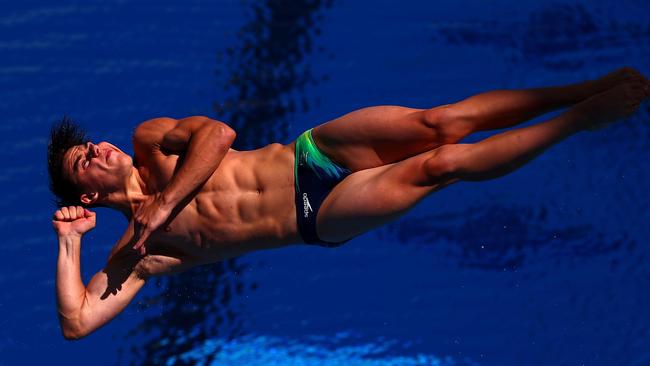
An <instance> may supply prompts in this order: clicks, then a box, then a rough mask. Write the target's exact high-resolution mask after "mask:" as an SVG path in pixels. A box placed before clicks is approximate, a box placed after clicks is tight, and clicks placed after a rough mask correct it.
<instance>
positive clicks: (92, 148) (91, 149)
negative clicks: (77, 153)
mask: <svg viewBox="0 0 650 366" xmlns="http://www.w3.org/2000/svg"><path fill="white" fill-rule="evenodd" d="M87 148H88V153H89V154H90V156H91V157H97V156H99V146H97V145H95V144H93V143H92V142H90V141H89V142H88V145H87Z"/></svg>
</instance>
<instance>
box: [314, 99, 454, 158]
mask: <svg viewBox="0 0 650 366" xmlns="http://www.w3.org/2000/svg"><path fill="white" fill-rule="evenodd" d="M441 107H442V106H441ZM435 111H436V108H434V109H428V110H425V109H414V108H406V107H399V106H377V107H368V108H363V109H359V110H356V111H354V112H351V113H348V114H346V115H344V116H342V117H339V118H337V119H334V120H332V121H329V122H327V123H324V124H322V125H319V126H317V127H315V128H314V129H313V130H312V136H313V138H314V141H315V142H316V145H318V147H319V148H320V149H321V150H323V152H324V153H325V154H326V155H327V156H329V157H330V158H331V159H333V160H334V161H336V162H338V163H340V164H342V165H344V166H345V167H347V168H348V169H350V170H352V171H358V170H363V169H368V168H373V167H378V166H381V165H384V164H390V163H394V162H397V161H401V160H403V159H406V158H409V157H411V156H414V155H417V154H419V153H422V152H424V151H427V150H431V149H433V148H436V147H437V146H440V145H441V144H442V143H444V142H443V141H442V137H441V136H440V134H439V133H438V132H437V131H436V128H432V123H431V117H430V116H431V115H435ZM427 113H428V115H427ZM427 118H428V119H427Z"/></svg>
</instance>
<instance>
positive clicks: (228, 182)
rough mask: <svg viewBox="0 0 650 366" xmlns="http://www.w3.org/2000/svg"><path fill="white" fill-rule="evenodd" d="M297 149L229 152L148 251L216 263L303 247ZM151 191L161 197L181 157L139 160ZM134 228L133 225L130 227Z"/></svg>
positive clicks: (279, 146)
mask: <svg viewBox="0 0 650 366" xmlns="http://www.w3.org/2000/svg"><path fill="white" fill-rule="evenodd" d="M294 154H295V145H294V144H293V143H292V144H289V145H282V144H277V143H276V144H270V145H267V146H265V147H263V148H260V149H257V150H251V151H236V150H233V149H230V151H229V152H228V153H227V154H226V156H225V157H224V159H223V160H222V162H221V164H220V165H219V167H218V168H217V170H216V171H215V172H214V174H213V175H212V176H211V177H210V178H209V180H208V181H207V182H206V183H205V185H203V187H202V188H201V190H200V191H199V192H198V193H197V194H196V195H195V196H194V197H193V198H191V200H190V201H189V203H187V205H185V206H184V208H183V209H182V211H181V212H180V213H179V214H178V215H177V216H175V217H174V218H173V220H172V221H171V222H170V223H169V225H166V227H161V228H159V229H158V230H156V231H155V232H154V233H153V234H152V235H151V237H150V240H148V243H147V244H146V245H147V249H148V250H153V251H156V250H159V251H163V252H168V253H169V252H174V253H178V254H177V255H178V256H183V257H184V259H185V260H192V261H195V262H197V263H206V262H214V261H218V260H223V259H226V258H230V257H234V256H237V255H241V254H243V253H246V252H249V251H253V250H257V249H266V248H275V247H280V246H284V245H288V244H292V243H297V242H300V237H299V235H298V233H297V227H296V213H295V204H294V166H293V164H294V159H295V157H294ZM136 158H137V160H138V164H139V166H138V167H137V169H138V171H139V173H140V175H141V176H142V178H143V179H144V180H145V182H146V183H147V186H148V187H149V188H150V189H153V190H154V191H157V192H161V191H162V190H163V189H164V187H165V186H166V185H167V183H168V182H169V181H170V180H171V178H172V176H173V174H174V171H175V169H177V167H178V165H179V156H178V155H164V154H162V153H156V154H153V155H152V156H146V157H142V156H136ZM131 225H132V223H131V224H130V226H131Z"/></svg>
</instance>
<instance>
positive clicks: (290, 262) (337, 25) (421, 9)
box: [0, 0, 650, 365]
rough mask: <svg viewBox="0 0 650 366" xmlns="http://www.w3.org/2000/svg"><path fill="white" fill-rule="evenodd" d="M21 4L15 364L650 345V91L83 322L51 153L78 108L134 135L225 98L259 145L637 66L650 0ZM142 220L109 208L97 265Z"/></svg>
mask: <svg viewBox="0 0 650 366" xmlns="http://www.w3.org/2000/svg"><path fill="white" fill-rule="evenodd" d="M0 4H1V5H2V6H1V7H0V9H2V10H0V52H1V53H0V54H1V55H2V57H1V58H0V85H2V88H0V93H1V95H0V109H1V110H2V122H1V123H0V135H1V136H2V138H1V139H2V147H3V148H2V149H0V163H1V164H2V166H3V169H2V170H1V171H0V188H1V189H2V192H4V193H3V197H2V198H3V199H2V202H0V207H1V210H2V212H3V214H2V215H1V216H0V228H1V229H2V231H3V233H4V240H3V243H2V245H0V258H3V261H2V267H1V268H2V272H1V274H0V314H3V316H1V317H0V365H5V364H6V365H14V364H42V363H48V364H63V363H66V364H70V363H72V364H86V363H93V364H98V365H104V364H106V365H115V364H147V363H150V364H154V363H167V364H170V365H180V364H194V363H199V364H215V365H231V364H237V365H647V364H650V330H649V327H650V306H648V303H649V302H650V301H649V300H650V296H649V295H648V288H649V285H650V265H649V264H648V259H649V258H650V243H648V240H647V238H648V237H649V236H650V229H649V226H648V225H647V223H648V222H649V221H648V220H649V219H650V217H649V216H650V215H649V214H648V209H647V207H650V198H649V196H648V195H647V194H646V190H647V187H648V186H649V184H650V170H649V169H648V168H647V164H646V161H647V158H648V153H649V151H650V131H649V126H650V109H649V106H648V103H645V104H644V105H643V106H642V107H641V109H640V110H639V112H638V113H637V114H636V115H635V116H634V117H633V118H631V119H630V120H629V121H626V122H623V123H619V124H616V125H613V126H610V127H608V128H607V129H606V130H603V131H599V132H596V133H581V134H578V135H575V136H573V137H571V138H569V139H567V140H566V141H564V142H562V143H561V144H559V145H557V146H554V147H553V148H552V149H550V150H549V151H548V152H546V153H544V154H543V155H542V156H540V157H539V158H537V159H536V160H534V161H533V162H531V163H530V164H528V165H526V166H525V167H524V168H522V169H520V170H518V171H517V172H515V173H513V174H510V175H508V176H506V177H502V178H499V179H496V180H493V181H489V182H481V183H459V184H457V185H454V186H451V187H449V188H446V189H444V190H442V191H440V192H438V193H435V194H434V195H432V196H431V197H429V198H428V199H426V200H425V201H424V202H422V203H421V204H420V205H419V206H417V207H416V208H415V209H413V210H412V211H411V212H410V213H409V214H408V215H406V216H404V217H403V218H402V219H401V220H399V221H397V222H395V223H393V224H391V225H388V226H386V227H384V228H381V229H379V230H376V231H373V232H370V233H368V234H366V235H363V236H361V237H360V238H357V239H355V240H353V241H351V242H350V243H348V244H347V245H346V246H344V247H342V248H338V249H335V250H328V249H325V248H317V247H308V246H305V247H292V248H284V249H279V250H273V251H265V252H259V253H254V254H251V255H246V256H243V257H241V258H238V259H236V260H233V261H229V262H227V263H225V264H220V265H215V266H212V267H206V268H201V269H199V270H198V271H195V272H192V273H189V274H186V275H181V276H175V277H172V278H169V279H161V280H160V283H159V284H156V283H155V282H156V281H151V283H150V284H148V286H147V288H146V289H145V291H143V293H141V295H139V296H138V298H136V300H135V301H134V302H133V303H132V304H131V305H130V306H129V307H128V308H127V310H126V311H125V312H124V313H122V314H121V315H120V316H118V317H117V318H116V319H115V320H114V321H113V322H111V323H110V324H109V325H107V326H106V327H104V328H102V329H101V330H99V331H97V332H96V333H94V334H92V335H91V336H89V337H87V338H85V339H83V340H81V341H78V342H67V341H64V340H63V338H62V336H61V334H60V330H59V326H58V321H57V316H56V303H55V296H54V275H55V269H56V256H57V250H58V248H57V243H56V237H55V236H54V233H53V231H52V229H51V223H50V217H51V214H52V213H53V211H54V206H53V205H52V204H51V198H52V197H51V195H50V193H49V192H48V189H47V173H46V167H45V144H46V137H47V133H48V130H49V126H50V124H51V123H52V122H54V121H56V120H58V119H60V118H61V117H62V116H63V115H69V116H71V117H72V118H73V119H75V120H78V121H79V122H81V123H82V124H83V125H84V126H86V127H87V128H88V130H89V132H90V134H91V136H96V139H97V140H104V139H105V140H108V141H111V142H113V143H114V144H116V145H117V146H119V147H121V148H123V149H124V150H125V151H129V152H130V151H132V147H131V146H130V139H131V132H132V130H133V128H134V127H135V126H136V125H137V124H138V123H139V122H141V121H144V120H146V119H149V118H152V117H155V116H171V117H176V118H180V117H183V116H187V115H195V114H204V115H209V116H211V117H214V118H218V119H221V120H223V121H225V122H227V123H230V124H231V125H232V126H234V127H235V128H236V129H237V131H238V140H237V142H236V144H237V145H236V146H237V148H240V149H250V148H256V147H259V146H263V145H264V144H267V143H270V142H272V141H279V142H283V143H288V142H290V141H291V140H292V139H294V138H295V137H296V136H297V135H298V134H299V133H300V132H302V131H304V130H305V129H307V128H309V127H312V126H314V125H316V124H319V123H322V122H325V121H327V120H329V119H332V118H335V117H337V116H339V115H341V114H343V113H346V112H349V111H351V110H354V109H357V108H360V107H365V106H370V105H378V104H398V105H406V106H413V107H420V108H425V107H432V106H436V105H439V104H446V103H452V102H455V101H458V100H461V99H463V98H465V97H467V96H470V95H472V94H475V93H478V92H482V91H486V90H490V89H497V88H499V89H502V88H525V87H534V86H544V85H554V84H561V83H569V82H575V81H579V80H582V79H586V78H594V77H597V76H598V75H601V74H603V73H605V72H607V71H610V70H612V69H614V68H617V67H620V66H624V65H629V66H633V67H636V68H638V69H639V70H641V71H642V72H644V73H645V74H646V75H648V74H649V73H650V21H649V19H650V18H649V16H650V3H648V2H645V1H632V0H627V1H561V2H558V1H538V2H527V3H522V2H518V1H513V0H508V1H505V0H501V1H490V2H484V1H444V2H430V1H419V2H416V1H379V0H375V1H368V0H365V1H360V0H357V1H351V0H348V1H332V2H328V1H316V0H310V1H309V0H302V1H299V0H295V1H292V2H282V1H270V0H267V1H261V2H254V1H226V0H222V1H218V2H211V3H207V2H200V1H184V2H182V3H181V2H172V1H166V0H164V1H158V2H155V3H154V2H144V1H139V2H138V1H120V2H114V3H106V2H100V1H92V2H91V1H76V2H74V1H66V2H46V1H42V0H41V1H38V0H34V1H30V2H22V3H19V2H11V3H9V2H2V3H0ZM554 114H555V113H552V114H550V115H547V116H544V117H540V118H538V119H536V120H535V121H532V122H531V123H534V122H539V121H542V120H544V119H547V118H550V117H551V116H553V115H554ZM487 135H489V134H479V135H476V136H472V137H471V138H469V139H468V142H472V141H476V140H479V139H482V138H484V137H486V136H487ZM124 228H125V222H123V219H122V218H121V217H120V216H119V215H118V214H117V213H114V212H111V211H109V210H106V209H100V210H98V225H97V227H96V228H95V230H93V231H92V232H91V233H90V234H89V235H87V236H86V237H84V240H83V245H82V247H83V249H82V272H83V278H84V281H87V280H89V279H90V276H92V275H93V274H94V273H95V272H96V271H97V270H99V269H100V268H101V266H102V265H103V263H104V261H105V260H106V257H107V255H108V250H109V248H110V247H111V246H112V245H113V244H114V242H115V241H116V240H117V239H118V238H119V236H120V234H121V232H122V231H123V230H124Z"/></svg>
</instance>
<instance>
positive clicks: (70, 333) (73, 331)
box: [61, 326, 88, 341]
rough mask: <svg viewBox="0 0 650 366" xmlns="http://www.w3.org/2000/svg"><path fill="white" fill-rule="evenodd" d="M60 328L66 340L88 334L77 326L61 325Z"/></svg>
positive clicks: (78, 338) (77, 338) (72, 339)
mask: <svg viewBox="0 0 650 366" xmlns="http://www.w3.org/2000/svg"><path fill="white" fill-rule="evenodd" d="M61 330H62V331H63V338H65V340H67V341H77V340H80V339H81V338H83V337H85V336H87V335H88V332H84V331H83V330H82V329H80V328H78V327H76V328H75V327H70V326H62V327H61Z"/></svg>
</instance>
